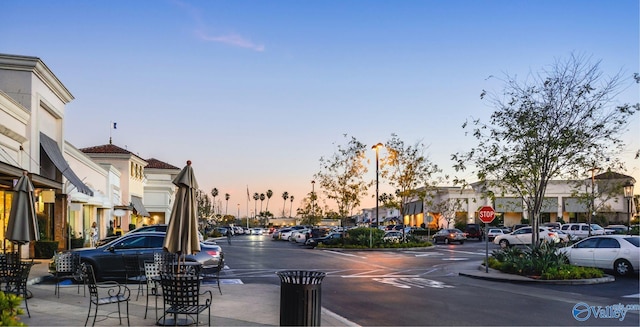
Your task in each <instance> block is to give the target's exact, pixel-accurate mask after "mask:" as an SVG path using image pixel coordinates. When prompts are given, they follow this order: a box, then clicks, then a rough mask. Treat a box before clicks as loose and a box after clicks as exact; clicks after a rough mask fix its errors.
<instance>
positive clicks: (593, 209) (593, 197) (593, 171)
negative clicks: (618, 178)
mask: <svg viewBox="0 0 640 327" xmlns="http://www.w3.org/2000/svg"><path fill="white" fill-rule="evenodd" d="M598 170H600V168H598V167H595V166H594V167H593V168H591V169H589V171H590V172H591V203H590V206H591V212H590V213H589V237H591V223H593V218H594V216H595V215H596V203H595V202H596V193H595V192H596V191H595V184H596V171H598Z"/></svg>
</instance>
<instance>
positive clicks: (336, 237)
mask: <svg viewBox="0 0 640 327" xmlns="http://www.w3.org/2000/svg"><path fill="white" fill-rule="evenodd" d="M341 240H342V233H339V232H331V233H329V234H328V235H327V236H324V237H318V238H313V237H312V238H310V239H308V240H306V242H305V243H304V244H305V245H308V246H310V247H316V246H318V244H325V245H334V244H338V243H339V242H341Z"/></svg>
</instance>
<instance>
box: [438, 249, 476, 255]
mask: <svg viewBox="0 0 640 327" xmlns="http://www.w3.org/2000/svg"><path fill="white" fill-rule="evenodd" d="M442 250H443V251H449V252H454V253H465V254H475V255H485V254H484V252H483V253H480V252H469V251H458V250H449V249H442Z"/></svg>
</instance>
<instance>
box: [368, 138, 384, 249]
mask: <svg viewBox="0 0 640 327" xmlns="http://www.w3.org/2000/svg"><path fill="white" fill-rule="evenodd" d="M381 147H383V145H382V143H378V144H376V145H374V146H372V147H371V148H372V149H374V150H376V225H377V224H378V223H380V221H379V220H378V215H379V213H378V205H379V202H380V197H379V195H378V184H379V182H378V175H379V174H378V166H379V163H378V162H379V159H378V158H379V157H378V150H379V149H380V148H381ZM372 220H373V217H371V219H369V247H372V244H371V243H372V242H373V240H372V237H373V236H372V235H371V233H372V232H371V222H372Z"/></svg>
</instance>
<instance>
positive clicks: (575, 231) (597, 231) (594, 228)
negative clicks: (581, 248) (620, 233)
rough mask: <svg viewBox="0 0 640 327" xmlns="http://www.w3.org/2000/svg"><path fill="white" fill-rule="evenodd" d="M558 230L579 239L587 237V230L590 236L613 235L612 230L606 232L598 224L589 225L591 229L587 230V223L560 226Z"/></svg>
mask: <svg viewBox="0 0 640 327" xmlns="http://www.w3.org/2000/svg"><path fill="white" fill-rule="evenodd" d="M560 230H562V231H564V232H566V233H567V234H571V235H575V236H577V237H578V238H580V239H582V238H585V237H589V230H591V236H595V235H605V234H613V232H614V231H613V230H609V231H606V230H605V229H604V228H602V227H600V225H598V224H591V228H589V224H587V223H570V224H564V225H562V227H561V228H560Z"/></svg>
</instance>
